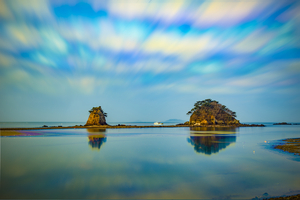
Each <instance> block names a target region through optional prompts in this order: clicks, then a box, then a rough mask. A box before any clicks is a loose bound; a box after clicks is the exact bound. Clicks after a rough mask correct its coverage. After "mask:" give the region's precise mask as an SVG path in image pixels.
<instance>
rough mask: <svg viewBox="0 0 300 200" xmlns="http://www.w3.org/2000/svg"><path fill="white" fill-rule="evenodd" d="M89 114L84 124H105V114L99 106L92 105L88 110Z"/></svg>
mask: <svg viewBox="0 0 300 200" xmlns="http://www.w3.org/2000/svg"><path fill="white" fill-rule="evenodd" d="M89 112H90V116H89V118H88V120H87V122H86V124H85V126H91V125H107V123H106V120H105V117H106V116H107V114H106V113H105V112H103V110H102V109H101V106H99V107H93V108H92V109H91V110H90V111H89Z"/></svg>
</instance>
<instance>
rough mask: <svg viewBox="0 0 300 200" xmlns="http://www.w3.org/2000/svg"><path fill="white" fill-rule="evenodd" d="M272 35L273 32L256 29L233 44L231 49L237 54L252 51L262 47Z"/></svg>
mask: <svg viewBox="0 0 300 200" xmlns="http://www.w3.org/2000/svg"><path fill="white" fill-rule="evenodd" d="M273 37H274V33H268V32H267V33H265V32H263V31H262V30H257V31H254V32H253V33H251V34H250V35H248V36H247V37H246V38H244V39H243V40H242V41H240V42H238V43H237V44H236V45H235V46H233V47H232V49H231V51H233V52H236V53H238V54H240V53H254V52H256V51H258V50H260V49H261V48H262V47H264V46H265V45H266V44H267V43H268V42H269V41H270V40H271V39H272V38H273Z"/></svg>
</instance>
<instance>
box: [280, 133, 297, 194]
mask: <svg viewBox="0 0 300 200" xmlns="http://www.w3.org/2000/svg"><path fill="white" fill-rule="evenodd" d="M282 141H284V142H285V144H280V145H276V146H274V149H280V150H282V151H285V152H289V153H293V154H295V155H299V156H300V138H290V139H285V140H282ZM299 199H300V198H299Z"/></svg>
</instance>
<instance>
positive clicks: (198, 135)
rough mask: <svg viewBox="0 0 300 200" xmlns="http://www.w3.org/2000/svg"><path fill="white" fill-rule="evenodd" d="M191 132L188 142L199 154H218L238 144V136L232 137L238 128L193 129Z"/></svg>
mask: <svg viewBox="0 0 300 200" xmlns="http://www.w3.org/2000/svg"><path fill="white" fill-rule="evenodd" d="M190 131H191V132H190V138H187V141H188V143H190V144H191V145H192V146H193V147H194V149H195V151H196V152H197V153H204V154H206V155H211V154H216V153H218V152H219V151H220V150H222V149H225V148H226V147H228V146H229V145H230V144H231V143H235V142H236V136H235V135H232V134H234V133H236V128H232V127H191V128H190ZM226 134H228V135H226ZM229 134H230V135H229Z"/></svg>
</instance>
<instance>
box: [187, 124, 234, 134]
mask: <svg viewBox="0 0 300 200" xmlns="http://www.w3.org/2000/svg"><path fill="white" fill-rule="evenodd" d="M190 130H191V131H200V132H201V131H230V132H236V131H237V127H218V126H217V127H213V126H212V127H205V126H203V127H190ZM212 134H213V132H212Z"/></svg>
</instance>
